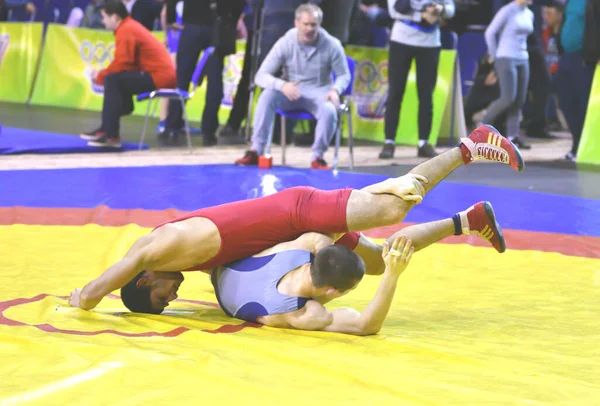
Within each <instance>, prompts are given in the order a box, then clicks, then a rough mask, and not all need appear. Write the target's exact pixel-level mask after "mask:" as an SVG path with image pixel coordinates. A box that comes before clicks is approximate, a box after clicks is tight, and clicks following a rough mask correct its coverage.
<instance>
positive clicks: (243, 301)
mask: <svg viewBox="0 0 600 406" xmlns="http://www.w3.org/2000/svg"><path fill="white" fill-rule="evenodd" d="M312 259H313V255H312V253H310V252H309V251H304V250H289V251H282V252H279V253H277V254H272V255H267V256H264V257H249V258H246V259H242V260H240V261H236V262H232V263H230V264H227V265H225V266H224V267H222V268H220V269H219V272H213V274H212V277H211V281H212V284H213V286H214V288H215V294H216V296H217V300H218V302H219V305H220V306H221V308H222V309H223V311H224V312H225V313H226V314H227V315H228V316H229V317H235V318H238V319H242V320H246V321H250V322H253V323H256V320H257V318H258V317H260V316H268V315H271V314H282V313H289V312H293V311H296V310H298V309H302V308H303V307H304V305H305V304H306V302H308V301H309V300H311V298H302V297H294V296H288V295H284V294H282V293H279V291H278V290H277V285H278V284H279V281H280V280H281V279H282V278H283V277H284V276H285V275H286V274H288V273H289V272H290V271H293V270H294V269H296V268H298V267H300V266H302V265H304V264H306V263H309V262H311V261H312Z"/></svg>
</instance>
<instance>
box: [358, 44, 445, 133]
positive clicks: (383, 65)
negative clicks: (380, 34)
mask: <svg viewBox="0 0 600 406" xmlns="http://www.w3.org/2000/svg"><path fill="white" fill-rule="evenodd" d="M346 54H347V55H348V56H350V57H352V58H354V59H355V60H356V62H357V63H356V72H355V74H354V76H355V77H354V87H353V92H352V101H353V103H352V107H353V114H352V125H353V129H354V135H355V137H356V138H359V139H364V140H370V141H380V142H383V141H384V140H385V134H384V115H385V105H386V102H387V95H388V75H393V74H394V73H393V72H389V71H388V51H387V50H386V49H381V48H369V47H356V46H348V47H346ZM455 59H456V51H449V50H442V51H441V54H440V64H439V68H438V78H437V85H436V88H435V91H434V94H433V121H432V125H431V136H430V142H431V143H432V144H433V145H435V143H436V141H437V137H438V133H439V131H440V129H441V124H442V121H443V117H444V111H445V109H446V107H447V106H449V105H450V103H449V101H450V100H451V99H452V83H453V81H452V79H453V75H454V62H455ZM418 114H419V98H418V96H417V85H416V70H415V64H414V62H413V65H412V67H411V70H410V72H409V75H408V81H407V83H406V90H405V93H404V98H403V99H402V106H401V109H400V124H399V126H398V131H397V132H396V142H397V143H399V144H405V145H417V143H418V141H419V120H418V117H419V116H418Z"/></svg>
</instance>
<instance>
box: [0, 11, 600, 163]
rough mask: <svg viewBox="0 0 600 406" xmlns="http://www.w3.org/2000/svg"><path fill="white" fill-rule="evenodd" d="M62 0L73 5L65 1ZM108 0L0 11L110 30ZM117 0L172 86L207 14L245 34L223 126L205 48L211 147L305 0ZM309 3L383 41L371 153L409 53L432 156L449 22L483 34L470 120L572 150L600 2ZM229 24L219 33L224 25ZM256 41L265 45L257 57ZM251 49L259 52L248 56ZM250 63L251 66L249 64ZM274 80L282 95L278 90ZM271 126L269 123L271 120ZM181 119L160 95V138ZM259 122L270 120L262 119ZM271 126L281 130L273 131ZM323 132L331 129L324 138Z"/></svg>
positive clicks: (330, 24)
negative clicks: (171, 68) (151, 37)
mask: <svg viewBox="0 0 600 406" xmlns="http://www.w3.org/2000/svg"><path fill="white" fill-rule="evenodd" d="M55 3H56V4H55ZM64 3H69V4H68V6H67V7H65V4H64ZM104 3H105V1H104V0H87V1H85V0H71V1H66V0H63V1H56V2H53V1H50V0H44V1H41V0H39V1H31V0H29V1H26V0H0V21H6V20H11V21H28V20H36V21H45V22H60V23H64V24H67V25H70V26H78V27H86V28H92V29H106V21H105V18H103V14H102V10H103V6H104ZM122 3H123V4H124V6H125V8H126V10H127V14H128V16H130V17H131V18H132V19H133V20H135V21H137V22H138V23H139V24H141V25H142V26H144V27H145V28H146V29H148V30H165V32H166V34H167V39H168V40H167V42H168V43H167V45H168V49H169V53H170V54H171V59H172V61H173V62H174V65H175V69H176V77H177V86H178V87H179V88H187V87H188V85H189V83H190V80H191V78H192V74H193V72H194V67H195V66H196V61H197V60H198V57H199V55H200V54H201V53H202V51H203V50H205V49H207V48H208V47H209V46H211V44H212V43H213V42H214V39H215V35H216V34H215V30H214V25H215V21H217V20H219V21H228V23H227V24H226V25H228V26H229V27H230V28H231V27H233V28H234V32H235V37H236V38H237V39H246V40H247V48H246V58H245V60H244V69H243V72H242V79H241V82H240V85H239V88H238V92H237V95H236V98H235V102H234V106H233V109H232V112H231V114H230V117H229V119H228V121H227V122H226V123H223V124H224V125H223V126H221V127H220V123H219V122H218V119H217V113H218V106H219V101H220V98H221V97H222V93H223V85H222V78H221V77H220V73H221V71H222V69H223V58H224V57H225V56H226V55H228V54H229V53H231V52H229V51H228V52H221V51H218V52H216V54H215V55H213V56H211V58H212V59H211V63H210V64H209V66H207V72H206V73H205V75H204V76H206V77H207V81H208V90H207V100H206V101H207V103H206V107H205V111H204V114H203V120H202V128H201V129H198V130H194V131H195V132H197V133H201V134H202V136H203V139H204V144H205V145H214V144H216V143H217V142H218V137H217V136H218V135H219V134H220V135H221V136H223V138H227V137H229V139H231V140H234V138H235V136H237V135H238V134H239V133H240V130H241V128H242V123H243V122H244V120H245V119H246V113H247V110H248V103H249V101H248V100H249V94H250V90H251V89H252V87H253V86H254V81H253V78H252V77H251V76H254V75H255V74H256V73H257V71H259V67H261V65H262V64H263V63H264V61H265V58H267V56H268V55H269V52H270V51H271V50H272V49H273V48H274V46H275V44H276V43H277V42H278V40H280V38H283V37H285V35H286V32H288V31H289V30H290V29H294V26H296V29H298V28H297V27H298V24H297V20H298V15H297V14H296V11H297V8H298V7H299V6H300V5H301V4H302V3H307V2H305V1H301V0H263V1H259V0H248V1H242V0H237V1H236V0H230V1H223V0H221V1H210V0H192V1H190V0H186V1H176V0H122ZM310 3H314V4H317V5H318V6H319V7H320V10H322V13H321V12H320V11H319V13H321V14H319V15H318V16H317V17H318V18H317V20H318V21H317V24H318V26H319V27H321V26H322V28H323V29H324V30H325V32H326V33H329V34H330V35H331V36H332V37H333V38H336V39H337V40H339V42H340V43H341V44H342V45H359V46H372V47H384V48H387V49H388V50H389V69H388V71H389V72H394V74H393V75H390V76H389V78H388V86H389V89H388V95H387V96H388V98H387V104H386V112H385V139H386V141H385V144H384V145H383V148H382V151H381V153H380V155H379V156H380V158H381V159H389V158H392V157H393V156H394V148H395V138H396V132H397V128H398V125H399V124H398V120H399V112H400V110H401V107H402V99H403V96H404V89H405V85H406V81H407V76H408V70H409V68H410V66H411V63H412V61H415V62H416V69H417V89H418V96H419V112H418V117H414V118H411V119H414V120H417V122H418V129H419V134H418V135H419V140H420V141H419V146H418V155H419V156H423V157H431V156H434V155H436V152H435V149H434V146H433V145H430V144H429V142H428V139H429V135H430V134H429V133H430V131H431V121H432V111H433V107H434V106H433V102H432V94H433V89H434V88H435V86H436V79H437V66H438V61H439V52H440V49H441V47H442V45H444V44H443V41H444V35H445V33H448V32H454V33H456V34H458V37H459V38H460V36H461V35H463V34H465V33H472V32H479V33H481V35H482V36H483V37H484V38H485V44H486V46H487V52H486V53H485V54H483V55H481V59H480V61H479V65H478V67H477V71H476V73H475V75H474V77H473V78H462V79H463V80H467V81H471V80H472V81H473V83H472V86H470V91H469V92H468V94H466V95H464V96H465V103H464V105H465V118H466V121H467V123H468V125H469V126H476V125H477V124H478V123H479V122H485V123H491V124H493V125H495V126H497V127H498V128H499V129H500V130H501V132H503V133H504V134H505V135H506V136H507V137H508V138H509V139H511V141H513V143H515V144H516V145H517V146H519V147H520V148H522V149H527V148H530V147H531V146H530V144H529V143H528V142H527V140H526V137H524V136H523V135H526V136H527V137H535V138H547V137H550V135H549V132H550V131H552V130H561V129H563V130H568V131H570V133H571V134H572V136H573V146H572V149H571V151H569V152H568V154H567V155H566V156H565V159H567V160H571V161H574V160H575V158H576V153H577V148H578V144H579V140H580V137H581V133H582V130H583V123H584V120H585V114H586V110H587V104H588V99H589V93H590V89H591V83H592V78H593V74H594V69H595V66H596V64H597V62H598V58H599V52H600V51H599V49H600V38H599V36H600V30H598V28H599V27H598V23H599V22H600V21H599V15H600V0H511V1H506V0H454V1H453V0H362V1H361V0H320V1H311V2H310ZM259 4H262V5H263V8H262V10H258V8H259ZM42 9H43V10H42ZM257 10H258V11H259V12H260V15H257ZM257 28H258V29H259V31H260V35H257V34H258V33H257V32H256V29H257ZM225 33H226V31H222V32H221V34H220V35H225ZM257 39H259V40H260V44H258V45H259V46H256V45H255V46H253V43H252V42H253V41H256V40H257ZM300 45H301V46H300V48H301V50H305V48H306V47H305V46H302V42H301V41H300ZM451 47H456V44H453V45H451ZM257 49H260V51H261V52H260V54H258V55H257V52H256V50H257ZM253 50H254V52H253ZM328 52H329V51H328ZM253 57H255V58H256V60H252V58H253ZM253 64H254V65H255V69H254V70H253V69H251V66H252V65H253ZM340 72H341V71H340ZM280 73H281V72H278V73H277V74H275V75H274V77H277V76H278V75H279V74H280ZM283 73H284V74H285V72H283ZM269 83H270V82H269ZM275 83H279V82H275ZM332 83H337V82H332ZM340 83H341V82H340ZM275 86H277V85H275ZM275 90H276V91H278V92H280V93H282V94H285V92H282V90H281V88H279V89H277V88H275ZM338 90H339V91H342V90H343V89H338ZM288 99H289V97H288ZM329 101H331V100H329ZM333 102H335V100H333V101H332V103H333ZM334 105H335V103H334ZM315 112H316V110H315ZM319 114H321V113H319ZM323 114H324V113H323ZM255 120H256V119H255ZM259 121H260V120H259ZM318 121H319V120H316V123H315V125H314V126H313V131H314V132H317V133H318V132H319V131H326V132H327V131H331V128H330V127H331V123H329V124H328V125H327V130H325V129H324V128H323V127H322V126H321V127H319V124H318ZM278 125H279V124H278V123H275V127H277V126H278ZM182 127H183V121H182V106H181V105H180V104H178V103H176V102H173V101H172V102H171V104H170V105H169V104H168V103H165V104H164V105H163V109H162V112H161V123H160V124H159V126H158V128H157V132H159V133H160V137H161V139H162V140H163V142H164V143H166V144H169V143H170V144H172V143H177V138H178V134H179V133H180V132H181V130H182ZM267 127H269V128H270V122H269V125H267ZM563 127H566V128H563ZM265 131H266V130H265ZM271 131H272V130H271ZM275 134H279V132H278V130H276V132H275ZM316 137H317V138H318V137H319V135H318V134H317V135H316ZM329 140H330V137H329V135H328V136H327V137H325V139H324V140H321V143H326V142H328V141H329ZM232 142H234V141H232ZM322 149H323V148H321V150H322ZM314 158H315V159H320V160H321V161H322V165H320V166H322V167H326V163H325V162H324V160H323V159H322V158H323V157H322V156H315V157H314ZM252 162H254V161H252ZM243 163H244V162H242V164H243Z"/></svg>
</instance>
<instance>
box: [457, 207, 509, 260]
mask: <svg viewBox="0 0 600 406" xmlns="http://www.w3.org/2000/svg"><path fill="white" fill-rule="evenodd" d="M459 215H460V223H461V227H462V232H463V234H469V235H476V236H478V237H480V238H483V239H484V240H486V241H489V243H490V244H492V245H493V246H494V248H496V251H498V252H499V253H503V252H504V251H506V242H505V241H504V235H503V234H502V229H501V228H500V225H499V224H498V222H496V215H495V214H494V209H493V208H492V205H491V203H490V202H479V203H477V204H475V205H474V206H471V207H469V208H468V209H467V210H465V211H463V212H460V213H459Z"/></svg>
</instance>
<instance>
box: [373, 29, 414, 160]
mask: <svg viewBox="0 0 600 406" xmlns="http://www.w3.org/2000/svg"><path fill="white" fill-rule="evenodd" d="M414 50H415V47H411V46H408V45H404V44H400V43H398V42H394V41H390V50H389V54H388V72H394V74H393V75H388V97H387V101H386V107H385V116H384V126H385V144H384V145H383V149H382V151H381V153H380V154H379V158H380V159H390V158H393V157H394V150H395V140H396V132H397V131H398V123H399V121H400V109H401V107H402V98H403V97H404V90H405V89H406V81H407V79H408V72H409V71H410V65H411V63H412V59H413V56H414Z"/></svg>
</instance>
